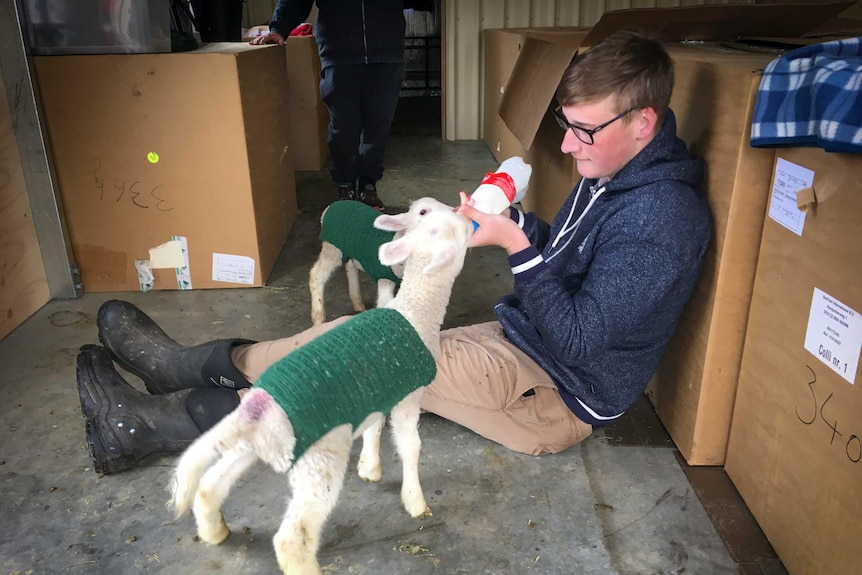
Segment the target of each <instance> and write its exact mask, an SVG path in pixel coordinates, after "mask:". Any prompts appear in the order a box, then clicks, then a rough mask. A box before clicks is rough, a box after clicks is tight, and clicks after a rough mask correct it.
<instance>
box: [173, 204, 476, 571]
mask: <svg viewBox="0 0 862 575" xmlns="http://www.w3.org/2000/svg"><path fill="white" fill-rule="evenodd" d="M383 217H386V216H379V218H383ZM379 218H378V219H379ZM472 231H473V226H472V224H471V222H470V220H468V219H467V218H465V217H464V216H462V215H460V214H456V213H454V212H452V211H451V210H445V211H439V212H433V213H430V214H428V215H426V216H424V217H422V218H421V219H420V221H419V222H418V224H416V226H415V227H414V228H413V229H411V230H409V231H407V232H406V233H405V234H404V235H403V236H402V237H401V238H399V239H396V240H393V241H391V242H388V243H385V244H383V245H382V246H381V247H380V251H379V258H380V261H381V262H382V263H383V264H385V265H393V264H397V263H404V274H403V280H402V282H401V288H400V289H399V291H398V295H396V296H395V297H394V298H393V299H392V300H391V301H390V302H389V303H388V304H387V305H386V307H385V308H381V309H379V310H372V311H369V312H365V313H361V314H359V315H357V316H355V317H354V318H352V319H350V320H348V321H347V322H345V323H343V324H341V325H340V326H338V327H336V328H333V329H332V330H330V331H328V332H326V333H325V334H323V335H322V336H320V337H319V338H317V339H314V340H312V341H311V342H309V343H308V344H307V345H305V346H303V347H301V348H299V349H298V350H296V351H295V352H293V353H291V354H289V355H287V356H286V357H285V358H283V359H281V360H279V361H277V362H276V363H274V364H273V365H272V366H270V368H269V369H268V370H267V371H265V372H264V373H263V375H261V377H260V378H259V379H258V381H257V382H256V383H255V385H254V386H253V387H252V390H251V391H250V392H249V393H247V394H246V395H245V396H244V397H243V398H242V402H241V403H240V405H239V407H238V408H237V409H236V410H234V411H233V412H232V413H231V414H230V415H228V416H227V417H225V418H224V419H222V420H221V421H220V422H219V423H218V424H217V425H216V426H214V427H213V428H211V429H210V430H209V431H207V432H206V433H205V434H203V435H202V436H201V437H200V438H198V439H197V440H196V441H195V442H194V443H193V444H192V445H191V446H190V447H189V448H188V449H187V450H186V451H185V453H183V455H182V456H181V457H180V460H179V462H178V463H177V467H176V470H175V472H174V476H173V482H172V485H171V489H172V500H171V504H172V506H173V508H174V509H175V510H176V512H177V515H178V516H180V515H182V514H183V513H185V512H186V511H187V510H188V509H189V508H190V507H191V508H193V511H194V516H195V520H196V523H197V528H198V535H199V536H200V538H201V539H203V540H204V541H206V542H207V543H213V544H216V543H221V542H222V541H223V540H224V539H225V538H226V537H227V535H228V533H229V532H230V530H229V529H228V527H227V524H226V523H225V521H224V517H223V516H222V512H221V506H222V503H223V502H224V500H225V498H226V497H227V494H228V492H229V490H230V488H231V486H232V485H233V483H234V482H236V480H237V479H238V478H239V477H240V476H241V475H242V473H243V472H245V470H247V469H248V468H249V467H250V466H251V465H252V464H253V463H254V462H255V461H257V460H258V459H261V460H263V461H264V462H266V463H267V464H269V465H270V466H271V467H272V468H273V469H275V470H276V471H278V472H280V473H287V474H288V480H289V482H290V487H291V491H292V494H293V497H292V499H291V501H290V504H289V506H288V509H287V512H286V514H285V516H284V520H283V521H282V524H281V527H280V528H279V530H278V532H277V533H276V535H275V538H274V539H273V544H274V546H275V551H276V556H277V558H278V564H279V566H280V567H281V569H282V571H283V572H284V573H291V574H296V573H299V574H303V575H305V574H314V575H318V574H319V573H320V565H319V563H318V561H317V550H318V547H319V545H320V534H321V531H322V529H323V525H324V522H325V521H326V518H327V517H328V516H329V513H330V512H331V511H332V509H333V508H334V507H335V504H336V502H337V500H338V495H339V492H340V491H341V487H342V483H343V481H344V476H345V473H346V470H347V464H348V459H349V457H350V448H351V445H352V443H353V439H354V438H355V437H357V436H358V435H359V434H363V438H364V439H365V438H367V437H368V436H367V435H366V434H372V435H373V434H375V433H378V434H379V430H380V429H382V426H383V422H384V420H385V416H386V414H387V413H388V414H389V415H390V422H391V425H392V433H393V437H394V439H395V445H396V447H397V450H398V455H399V456H400V458H401V461H402V465H403V471H402V474H403V479H402V484H401V501H402V502H403V504H404V507H405V508H406V509H407V512H408V513H409V514H410V515H411V516H412V517H417V518H418V517H423V516H425V515H428V514H430V511H429V509H428V505H427V504H426V502H425V496H424V495H423V492H422V486H421V485H420V482H419V449H420V444H421V442H420V439H419V431H418V424H419V412H420V409H419V405H420V401H421V398H422V392H423V390H424V387H425V386H426V385H428V383H430V381H431V379H432V378H433V376H434V373H435V371H436V363H435V361H434V359H436V357H437V354H438V352H439V340H440V326H441V324H442V323H443V319H444V316H445V314H446V306H447V304H448V302H449V296H450V295H451V292H452V285H453V284H454V282H455V278H456V276H457V275H458V274H459V273H460V271H461V268H462V267H463V265H464V256H465V254H466V251H467V246H468V243H469V240H470V236H471V234H472ZM327 336H329V337H327ZM354 347H356V348H357V349H361V350H363V352H362V353H363V354H364V355H365V357H364V358H362V359H360V358H359V357H353V358H352V359H351V358H350V356H349V355H348V354H345V353H344V350H345V349H352V348H354ZM345 357H347V359H346V360H345ZM375 360H377V361H375ZM371 443H372V444H373V442H371ZM372 448H373V449H372V450H369V451H368V452H366V450H365V448H364V447H363V457H364V458H365V464H364V465H365V467H364V471H363V463H362V460H361V461H360V476H362V477H363V478H366V479H370V480H375V481H376V480H379V479H380V470H379V467H380V457H379V453H378V452H377V449H379V444H376V445H372ZM361 459H362V458H361ZM375 466H376V469H375Z"/></svg>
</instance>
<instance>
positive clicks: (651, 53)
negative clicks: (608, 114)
mask: <svg viewBox="0 0 862 575" xmlns="http://www.w3.org/2000/svg"><path fill="white" fill-rule="evenodd" d="M672 92H673V61H672V60H671V58H670V56H669V55H668V53H667V51H666V50H665V49H664V46H662V45H661V43H660V42H658V41H656V40H654V39H652V38H650V37H648V36H646V35H645V34H643V33H641V32H638V31H634V30H618V31H616V32H614V33H613V34H611V35H610V36H608V37H607V38H605V39H604V40H602V41H600V42H599V43H598V44H596V45H595V46H593V47H591V48H589V49H588V50H587V51H585V52H583V53H581V54H578V55H577V56H575V58H574V59H573V60H572V63H571V64H569V67H568V68H566V71H565V72H564V73H563V78H562V80H560V84H559V86H558V87H557V101H558V102H559V103H560V105H561V106H574V105H577V104H583V103H587V102H594V101H597V100H602V99H604V98H606V97H608V96H611V95H613V96H616V103H615V105H616V107H617V110H616V111H617V113H621V112H624V111H625V110H628V109H630V108H635V109H640V108H652V109H653V110H655V113H656V115H657V116H658V122H657V123H656V124H657V128H656V129H658V128H659V127H660V126H661V125H662V122H663V120H664V115H665V112H666V111H667V109H668V106H669V104H670V96H671V93H672ZM623 121H628V118H624V120H623Z"/></svg>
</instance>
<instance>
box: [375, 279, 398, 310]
mask: <svg viewBox="0 0 862 575" xmlns="http://www.w3.org/2000/svg"><path fill="white" fill-rule="evenodd" d="M394 297H395V282H394V281H392V280H387V279H380V280H377V307H384V306H385V305H386V304H388V303H389V302H390V301H392V298H394Z"/></svg>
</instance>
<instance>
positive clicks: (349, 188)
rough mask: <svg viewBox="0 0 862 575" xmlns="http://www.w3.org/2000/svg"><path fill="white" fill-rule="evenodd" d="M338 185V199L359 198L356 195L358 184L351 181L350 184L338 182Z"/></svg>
mask: <svg viewBox="0 0 862 575" xmlns="http://www.w3.org/2000/svg"><path fill="white" fill-rule="evenodd" d="M336 185H337V186H338V199H339V200H356V199H358V198H357V196H356V184H355V183H353V182H350V183H349V184H336Z"/></svg>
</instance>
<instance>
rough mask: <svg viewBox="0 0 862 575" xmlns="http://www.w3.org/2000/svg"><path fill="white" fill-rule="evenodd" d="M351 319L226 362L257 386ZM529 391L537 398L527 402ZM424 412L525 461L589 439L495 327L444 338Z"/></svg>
mask: <svg viewBox="0 0 862 575" xmlns="http://www.w3.org/2000/svg"><path fill="white" fill-rule="evenodd" d="M348 319H350V316H345V317H342V318H339V319H336V320H333V321H331V322H328V323H324V324H321V325H318V326H314V327H312V328H310V329H307V330H305V331H303V332H301V333H299V334H297V335H294V336H291V337H286V338H282V339H278V340H273V341H266V342H260V343H256V344H252V345H245V346H237V347H235V348H234V349H233V352H232V356H231V359H232V360H233V363H234V365H235V366H236V367H237V369H239V371H240V372H241V373H242V374H243V375H244V376H245V377H246V379H248V380H249V381H252V382H254V381H256V380H257V378H258V377H260V375H261V374H262V373H263V372H264V370H266V368H268V367H269V366H270V365H272V364H273V363H274V362H276V361H278V360H279V359H281V358H282V357H284V356H285V355H287V354H288V353H290V352H291V351H293V350H294V349H296V348H297V347H300V346H301V345H304V344H305V343H307V342H309V341H311V340H312V339H314V338H315V337H317V336H318V335H320V334H321V333H323V332H325V331H328V330H330V329H332V328H333V327H335V326H337V325H339V324H340V323H343V322H344V321H347V320H348ZM529 390H533V391H534V392H535V393H534V394H533V395H528V396H526V397H524V395H523V394H524V393H525V392H527V391H529ZM422 409H423V410H425V411H430V412H431V413H435V414H437V415H439V416H441V417H444V418H446V419H448V420H450V421H454V422H455V423H458V424H460V425H463V426H464V427H467V428H469V429H471V430H473V431H474V432H476V433H478V434H479V435H481V436H483V437H485V438H487V439H490V440H492V441H495V442H497V443H500V444H501V445H503V446H505V447H507V448H509V449H511V450H513V451H518V452H521V453H527V454H529V455H541V454H544V453H556V452H559V451H562V450H564V449H566V448H568V447H571V446H572V445H575V444H576V443H578V442H580V441H581V440H583V439H584V438H586V437H587V436H588V435H589V434H590V433H592V426H590V425H589V424H587V423H585V422H583V421H581V420H580V419H578V418H577V417H576V416H575V415H574V414H573V413H572V412H571V410H569V408H568V407H566V405H565V403H563V401H562V400H561V399H560V395H559V393H558V392H557V388H556V385H555V384H554V382H553V381H551V378H550V377H549V376H548V374H547V373H545V371H544V370H543V369H542V368H541V367H539V366H538V365H537V364H536V362H534V361H533V360H532V359H530V358H529V357H528V356H527V355H526V354H524V352H522V351H521V350H520V349H518V348H517V347H516V346H515V345H513V344H512V343H511V342H509V340H508V339H506V337H505V335H504V334H503V329H502V327H501V326H500V323H499V322H496V321H492V322H488V323H481V324H476V325H470V326H464V327H456V328H453V329H448V330H444V331H443V332H441V334H440V354H439V356H438V358H437V377H436V378H435V379H434V381H433V382H431V385H429V386H428V387H427V388H425V393H424V394H423V398H422Z"/></svg>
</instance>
